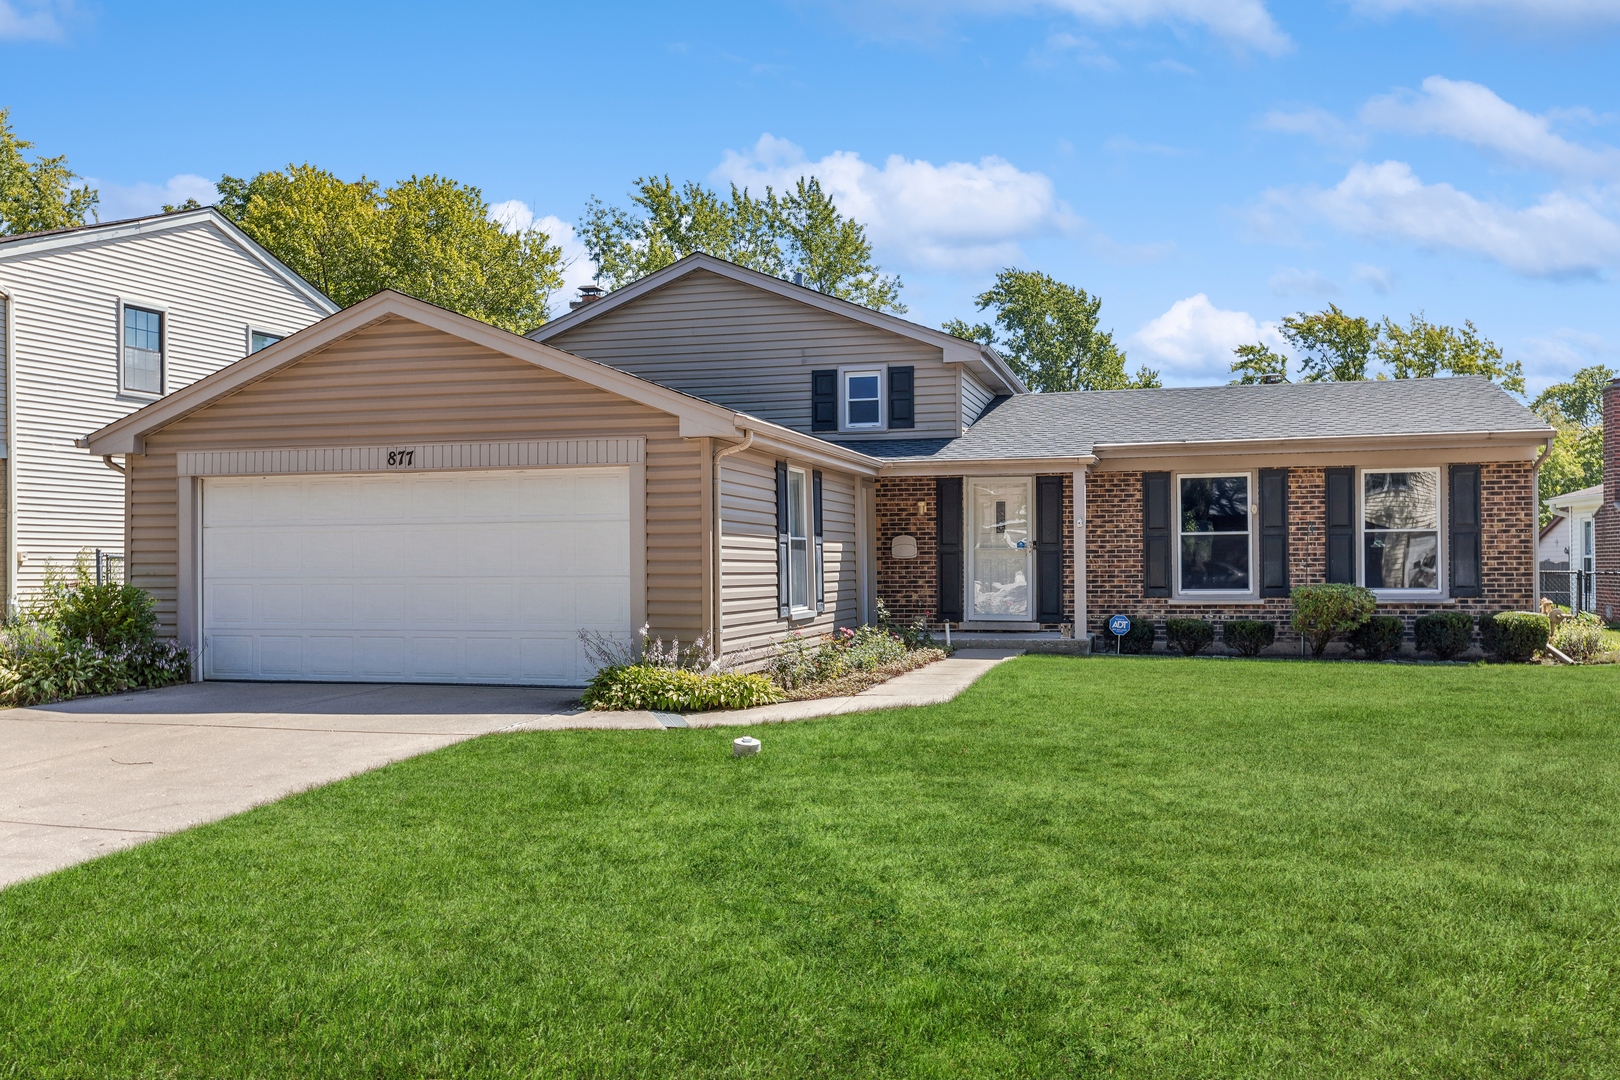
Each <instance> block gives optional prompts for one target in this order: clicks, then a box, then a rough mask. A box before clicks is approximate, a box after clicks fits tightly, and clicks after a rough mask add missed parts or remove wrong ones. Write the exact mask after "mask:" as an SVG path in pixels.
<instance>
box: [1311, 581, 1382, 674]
mask: <svg viewBox="0 0 1620 1080" xmlns="http://www.w3.org/2000/svg"><path fill="white" fill-rule="evenodd" d="M1293 601H1294V629H1295V630H1298V631H1299V632H1300V633H1301V634H1303V635H1304V636H1305V640H1306V641H1309V642H1310V643H1311V655H1312V656H1315V657H1316V658H1317V659H1321V657H1322V654H1323V653H1325V652H1327V647H1328V643H1329V642H1330V641H1332V640H1333V639H1334V638H1336V637H1338V636H1339V635H1340V634H1347V633H1349V632H1350V631H1352V630H1354V629H1355V628H1356V627H1358V626H1360V625H1361V624H1362V623H1364V622H1366V621H1367V620H1368V619H1369V618H1370V617H1371V616H1372V613H1373V607H1374V605H1375V604H1376V603H1377V601H1376V599H1375V598H1374V596H1373V594H1372V590H1371V589H1363V588H1362V587H1361V586H1359V585H1301V586H1300V587H1299V588H1297V589H1295V590H1294V592H1293Z"/></svg>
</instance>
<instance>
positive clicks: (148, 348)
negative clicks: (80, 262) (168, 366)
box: [119, 304, 168, 395]
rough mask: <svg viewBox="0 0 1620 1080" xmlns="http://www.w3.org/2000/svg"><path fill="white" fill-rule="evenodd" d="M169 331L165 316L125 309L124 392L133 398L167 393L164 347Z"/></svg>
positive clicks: (127, 305) (121, 376)
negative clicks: (164, 386) (134, 395)
mask: <svg viewBox="0 0 1620 1080" xmlns="http://www.w3.org/2000/svg"><path fill="white" fill-rule="evenodd" d="M167 330H168V328H167V327H166V326H165V325H164V315H163V312H161V311H152V310H149V309H147V308H140V307H135V306H133V305H130V304H125V305H124V326H123V331H124V355H123V357H122V358H121V361H122V363H121V365H120V371H119V375H120V379H119V381H120V384H121V385H120V389H122V390H125V391H128V392H130V393H133V394H153V395H161V394H162V393H163V346H164V335H165V333H166V332H167Z"/></svg>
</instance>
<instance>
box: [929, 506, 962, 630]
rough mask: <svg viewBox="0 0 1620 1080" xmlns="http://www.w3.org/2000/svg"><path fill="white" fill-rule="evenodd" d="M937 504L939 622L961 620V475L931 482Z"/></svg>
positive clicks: (936, 614) (937, 614)
mask: <svg viewBox="0 0 1620 1080" xmlns="http://www.w3.org/2000/svg"><path fill="white" fill-rule="evenodd" d="M934 497H935V501H936V503H937V506H938V511H937V514H936V518H937V520H938V522H939V539H938V542H937V544H936V547H935V550H936V551H938V553H939V559H938V562H939V611H937V612H935V617H936V618H938V619H940V620H941V621H944V620H947V619H948V620H950V621H951V622H961V621H962V573H963V566H962V478H961V477H960V476H941V477H940V478H939V479H938V480H936V481H935V482H934Z"/></svg>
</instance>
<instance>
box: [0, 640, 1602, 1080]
mask: <svg viewBox="0 0 1620 1080" xmlns="http://www.w3.org/2000/svg"><path fill="white" fill-rule="evenodd" d="M750 733H751V734H756V735H758V736H759V737H760V738H761V739H762V740H763V742H764V752H763V754H761V755H760V756H759V757H757V758H748V759H733V758H731V757H730V756H729V754H728V751H729V743H730V740H731V739H732V738H733V737H734V736H736V735H738V734H741V732H739V731H738V730H736V729H719V730H707V731H704V730H686V731H681V730H674V731H665V732H594V733H584V732H576V733H562V734H558V733H547V734H508V735H497V736H489V737H486V738H482V739H478V740H476V741H473V742H470V743H465V744H462V745H460V746H456V747H452V748H450V749H448V750H444V751H441V752H439V753H435V754H430V755H428V756H426V757H422V758H418V759H415V760H413V761H409V762H405V763H402V764H399V765H395V766H392V767H390V768H387V769H383V770H381V771H379V772H375V773H371V774H368V775H365V776H362V777H359V778H356V779H353V780H349V781H346V782H344V783H340V784H336V785H333V786H331V787H328V788H324V789H321V790H318V791H314V792H310V793H307V794H304V795H300V796H297V797H294V798H290V799H287V800H284V801H282V802H280V803H277V804H275V805H273V806H269V807H265V808H263V809H260V810H257V811H254V812H252V813H248V814H244V815H241V816H239V817H236V818H233V819H231V820H228V821H225V822H221V823H219V824H216V825H212V826H208V827H205V828H201V829H197V830H195V831H192V832H189V833H185V834H182V835H178V836H174V837H170V838H167V839H164V840H161V841H159V842H156V843H152V844H148V845H146V846H143V847H140V848H136V849H132V850H130V851H126V852H122V853H120V854H116V855H113V856H110V857H108V858H105V859H102V860H100V861H98V862H95V863H91V864H88V865H85V866H81V867H77V868H75V869H72V870H68V871H64V872H62V873H59V874H55V875H53V876H51V877H48V878H44V879H41V880H37V881H33V882H28V883H25V884H23V885H20V886H16V887H14V888H12V889H9V890H6V891H5V892H3V893H0V1076H17V1077H31V1078H32V1077H89V1076H97V1077H100V1076H107V1077H169V1076H177V1077H216V1076H217V1077H250V1076H251V1077H300V1078H306V1077H307V1078H314V1077H449V1076H479V1077H497V1076H498V1077H507V1076H569V1077H574V1076H589V1077H596V1076H636V1077H684V1076H723V1077H744V1076H768V1077H800V1076H818V1077H819V1076H825V1077H848V1076H926V1077H942V1076H964V1077H967V1076H971V1077H993V1076H1029V1077H1053V1076H1071V1075H1078V1076H1093V1075H1100V1076H1119V1077H1189V1078H1191V1077H1227V1076H1234V1077H1235V1076H1254V1077H1266V1078H1268V1080H1269V1078H1278V1077H1313V1078H1314V1077H1330V1076H1331V1077H1343V1076H1355V1077H1381V1078H1382V1077H1397V1076H1426V1077H1429V1076H1432V1077H1470V1078H1472V1077H1486V1076H1514V1077H1560V1078H1562V1077H1600V1076H1605V1077H1612V1076H1615V1075H1616V1074H1617V1073H1620V1043H1617V1038H1620V971H1617V967H1620V933H1617V932H1620V678H1617V672H1616V671H1615V669H1614V668H1579V669H1569V668H1550V667H1532V666H1524V667H1506V666H1490V667H1487V666H1479V667H1462V666H1395V665H1374V664H1308V663H1295V662H1277V661H1227V660H1211V659H1202V660H1169V659H1159V658H1139V659H1138V658H1131V657H1125V658H1119V659H1115V658H1106V659H1104V658H1097V659H1089V660H1085V659H1069V658H1060V657H1028V658H1024V659H1021V660H1018V661H1014V662H1011V663H1008V664H1004V665H1002V666H1001V667H999V668H998V669H996V670H995V671H994V672H993V673H991V674H990V675H989V676H987V677H986V678H985V679H984V680H983V681H981V682H980V683H979V684H978V685H976V686H975V687H973V688H972V689H971V690H969V691H968V692H967V693H966V694H964V695H963V696H962V697H961V698H959V699H958V700H957V701H956V702H954V703H952V704H950V705H946V706H939V707H935V708H928V709H914V710H897V711H894V712H888V713H880V714H871V715H866V716H846V717H840V718H836V719H830V720H825V721H817V722H809V723H799V724H785V725H778V726H769V727H765V728H761V729H755V730H753V731H751V732H750Z"/></svg>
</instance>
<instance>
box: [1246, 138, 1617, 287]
mask: <svg viewBox="0 0 1620 1080" xmlns="http://www.w3.org/2000/svg"><path fill="white" fill-rule="evenodd" d="M1278 216H1281V217H1290V216H1292V217H1295V218H1299V217H1318V218H1321V219H1323V220H1325V221H1327V222H1328V223H1330V224H1332V225H1334V226H1335V227H1337V228H1339V229H1341V230H1342V231H1344V232H1348V233H1352V234H1355V235H1358V236H1363V237H1370V238H1390V239H1397V240H1405V241H1409V242H1411V243H1414V244H1416V245H1417V246H1418V247H1421V248H1427V249H1430V250H1449V251H1458V252H1464V253H1467V254H1472V255H1478V256H1482V257H1484V258H1487V259H1492V260H1494V261H1496V262H1499V263H1501V264H1502V265H1504V266H1507V267H1508V268H1510V269H1512V270H1516V271H1518V272H1519V273H1522V274H1527V275H1531V276H1535V277H1564V276H1575V275H1590V274H1595V273H1598V272H1599V271H1601V270H1603V269H1606V268H1609V267H1612V266H1615V265H1617V264H1620V225H1616V223H1615V222H1614V221H1612V220H1611V219H1609V218H1608V217H1606V216H1604V215H1603V214H1602V213H1600V212H1599V211H1598V210H1597V209H1596V208H1595V207H1594V206H1593V205H1592V204H1591V203H1588V202H1586V201H1583V200H1581V199H1579V198H1575V197H1573V196H1571V195H1568V194H1566V193H1564V192H1552V193H1550V194H1548V195H1544V196H1542V198H1541V199H1540V200H1539V201H1538V202H1536V203H1535V205H1533V206H1530V207H1528V208H1526V209H1522V210H1521V209H1516V208H1514V207H1509V206H1503V205H1500V204H1498V203H1493V202H1485V201H1482V200H1480V199H1476V198H1475V197H1474V196H1472V195H1470V194H1468V193H1467V192H1464V191H1458V190H1457V189H1456V188H1454V187H1452V186H1451V185H1450V184H1425V183H1423V182H1422V181H1421V180H1419V179H1418V177H1417V176H1415V175H1414V174H1413V172H1412V167H1411V166H1410V165H1407V164H1406V163H1405V162H1401V161H1385V162H1383V163H1382V164H1378V165H1369V164H1367V163H1365V162H1358V163H1357V164H1355V165H1354V166H1352V167H1351V169H1350V171H1349V173H1348V174H1346V176H1345V178H1344V179H1343V180H1342V181H1340V182H1339V183H1338V185H1337V186H1335V187H1333V188H1329V189H1327V190H1323V189H1320V188H1303V189H1295V190H1291V191H1283V190H1273V191H1270V192H1267V193H1266V196H1265V199H1264V201H1263V203H1262V206H1261V207H1260V208H1259V209H1258V210H1257V211H1256V212H1255V215H1254V217H1255V220H1256V222H1257V223H1259V224H1262V225H1266V224H1271V223H1273V221H1274V219H1275V218H1276V217H1278Z"/></svg>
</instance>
